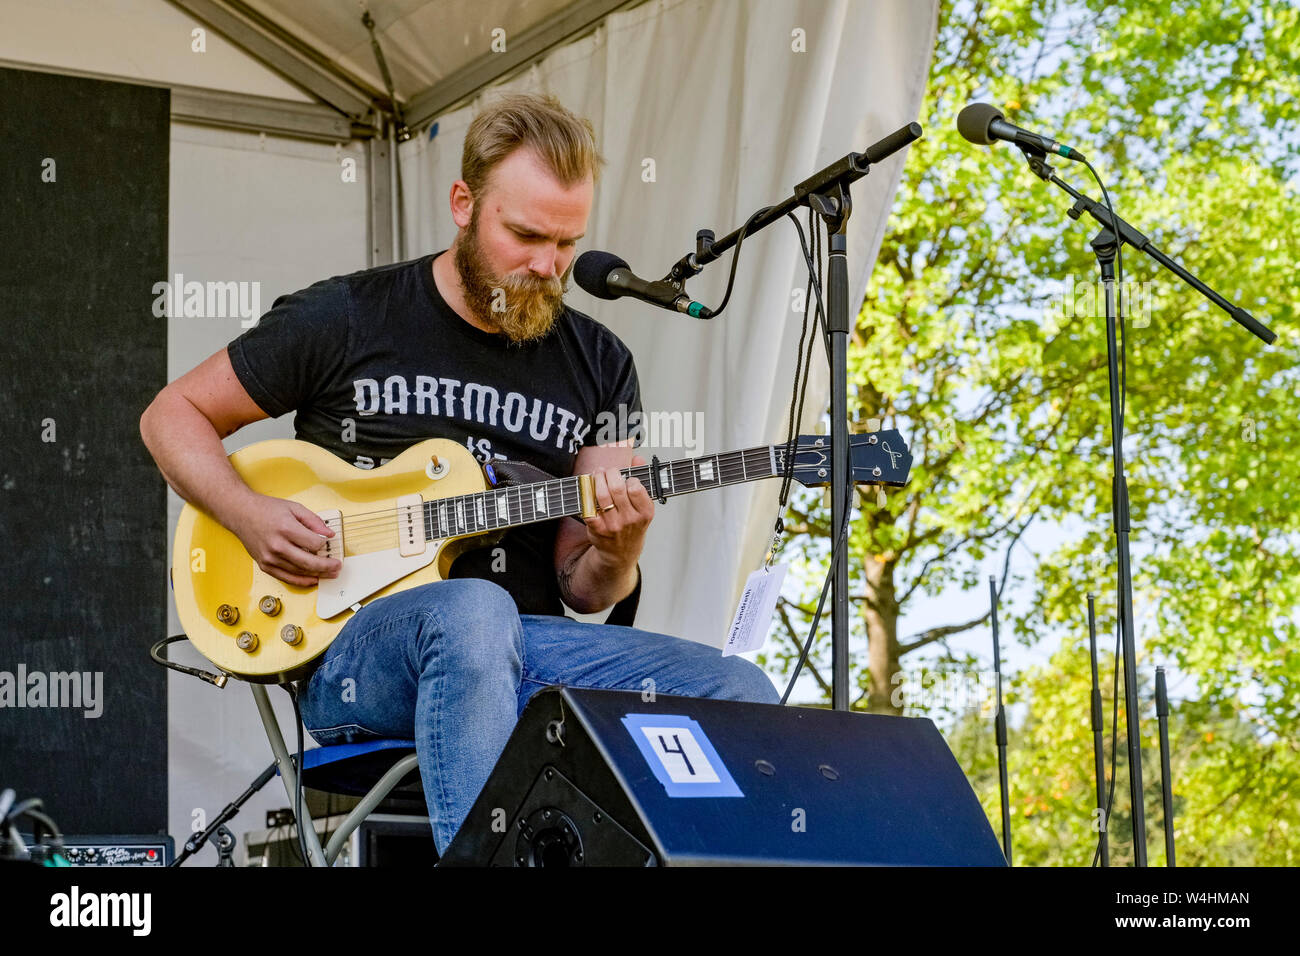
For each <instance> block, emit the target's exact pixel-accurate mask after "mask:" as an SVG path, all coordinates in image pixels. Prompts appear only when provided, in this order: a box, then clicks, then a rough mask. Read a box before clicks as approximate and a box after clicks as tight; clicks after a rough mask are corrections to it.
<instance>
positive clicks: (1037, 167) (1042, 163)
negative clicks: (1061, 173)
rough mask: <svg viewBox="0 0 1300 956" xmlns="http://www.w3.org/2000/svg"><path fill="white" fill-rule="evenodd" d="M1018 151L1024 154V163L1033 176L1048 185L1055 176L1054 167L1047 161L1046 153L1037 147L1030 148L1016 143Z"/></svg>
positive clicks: (1024, 144)
mask: <svg viewBox="0 0 1300 956" xmlns="http://www.w3.org/2000/svg"><path fill="white" fill-rule="evenodd" d="M1016 145H1017V146H1018V147H1020V151H1021V152H1022V153H1024V154H1025V162H1027V163H1028V164H1029V168H1030V169H1031V170H1033V172H1034V175H1035V176H1037V177H1038V178H1039V179H1041V180H1042V181H1043V182H1045V183H1050V182H1051V181H1052V177H1053V176H1055V175H1056V167H1055V166H1053V165H1052V164H1051V163H1049V162H1048V161H1047V151H1046V150H1043V149H1040V148H1039V147H1037V146H1030V145H1029V144H1028V143H1021V142H1017V143H1016Z"/></svg>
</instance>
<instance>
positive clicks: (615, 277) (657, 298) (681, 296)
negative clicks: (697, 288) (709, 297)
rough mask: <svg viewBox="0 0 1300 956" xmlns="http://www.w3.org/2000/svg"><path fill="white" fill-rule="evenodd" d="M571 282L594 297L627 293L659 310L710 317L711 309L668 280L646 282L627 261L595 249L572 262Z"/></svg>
mask: <svg viewBox="0 0 1300 956" xmlns="http://www.w3.org/2000/svg"><path fill="white" fill-rule="evenodd" d="M573 281H574V282H576V283H578V285H579V286H580V287H581V288H583V289H585V290H586V291H588V292H590V293H591V294H592V295H594V296H595V297H596V298H598V299H617V298H619V297H621V296H625V295H630V296H631V297H632V298H634V299H640V300H641V301H642V302H649V303H650V304H651V305H657V306H659V307H660V308H663V309H672V310H673V311H676V312H682V313H684V314H686V315H690V316H694V317H695V318H697V319H711V318H713V310H712V309H710V308H708V307H706V306H704V305H703V304H701V303H699V302H696V301H694V300H692V299H691V297H690V296H688V295H686V293H684V292H682V290H681V289H679V288H677V287H676V286H674V285H673V284H672V283H670V282H666V281H664V280H663V279H660V280H659V281H658V282H647V281H646V280H645V279H642V278H640V277H638V276H637V275H635V274H634V273H633V272H632V270H631V268H629V267H628V264H627V263H626V262H624V261H623V260H622V259H620V258H619V257H618V256H616V255H614V254H613V253H612V252H599V251H597V250H595V249H593V250H591V251H590V252H584V253H583V254H582V255H580V256H578V261H577V262H575V263H574V264H573Z"/></svg>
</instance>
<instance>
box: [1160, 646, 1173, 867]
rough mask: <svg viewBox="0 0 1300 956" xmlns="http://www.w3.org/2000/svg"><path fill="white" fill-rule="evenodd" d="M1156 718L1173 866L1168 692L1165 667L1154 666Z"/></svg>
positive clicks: (1167, 857) (1167, 840) (1167, 852)
mask: <svg viewBox="0 0 1300 956" xmlns="http://www.w3.org/2000/svg"><path fill="white" fill-rule="evenodd" d="M1156 720H1157V721H1158V722H1159V724H1160V798H1161V799H1162V800H1163V801H1164V803H1163V807H1164V811H1165V866H1174V865H1175V864H1174V791H1173V774H1172V773H1171V772H1170V770H1169V692H1168V690H1167V689H1166V688H1165V669H1164V668H1163V667H1157V668H1156Z"/></svg>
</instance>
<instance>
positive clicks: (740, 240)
mask: <svg viewBox="0 0 1300 956" xmlns="http://www.w3.org/2000/svg"><path fill="white" fill-rule="evenodd" d="M771 208H772V207H771V206H764V207H763V208H762V209H760V210H759V211H758V212H756V213H754V215H752V216H750V217H749V218H748V219H746V220H745V224H744V225H743V226H741V227H740V233H739V234H738V235H737V236H736V246H735V248H734V249H732V250H731V271H730V272H729V273H728V274H727V291H726V292H724V293H723V295H722V302H721V303H720V304H719V305H718V307H717V308H716V309H714V310H713V318H715V319H716V318H717V317H718V316H720V315H721V314H722V310H723V309H725V308H726V307H727V303H728V302H730V301H731V290H732V287H733V286H735V284H736V266H737V265H739V264H740V247H741V246H742V245H743V244H744V242H745V236H746V235H748V233H749V228H750V226H752V225H754V221H755V220H757V219H758V217H759V216H762V215H763V214H764V213H766V212H768V211H769V210H770V209H771Z"/></svg>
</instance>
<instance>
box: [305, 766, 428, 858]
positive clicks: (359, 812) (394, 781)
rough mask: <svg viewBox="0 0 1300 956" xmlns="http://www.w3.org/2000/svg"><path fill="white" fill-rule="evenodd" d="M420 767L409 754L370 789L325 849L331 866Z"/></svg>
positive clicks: (335, 832)
mask: <svg viewBox="0 0 1300 956" xmlns="http://www.w3.org/2000/svg"><path fill="white" fill-rule="evenodd" d="M418 766H419V757H417V756H416V755H415V754H407V755H406V756H405V757H403V758H402V759H401V760H399V761H397V763H395V764H393V766H392V767H390V768H389V770H388V772H387V773H386V774H384V775H383V776H382V777H380V778H379V782H378V783H376V784H375V785H374V786H373V787H371V788H370V792H369V793H367V794H366V795H365V797H363V798H362V800H361V802H360V803H358V804H357V805H356V806H355V807H353V808H352V812H351V813H349V814H348V815H347V817H346V818H345V819H344V821H343V822H342V823H340V824H339V827H338V829H337V830H335V831H334V835H333V836H332V837H330V842H329V845H328V846H326V847H325V858H326V859H327V860H329V861H330V866H333V865H334V861H335V860H336V859H338V855H339V851H341V850H342V849H343V844H344V843H346V842H347V840H348V837H350V836H352V831H353V830H355V829H356V828H357V827H359V826H361V824H362V823H363V822H365V819H366V817H368V816H370V814H371V812H372V811H373V810H374V809H375V807H377V806H379V804H380V803H382V802H383V801H384V799H385V798H386V797H387V796H388V794H389V793H390V792H391V791H392V789H393V788H394V787H396V786H397V785H398V784H399V783H401V782H402V778H403V777H405V776H406V775H407V774H408V773H410V772H411V771H412V770H414V769H415V768H416V767H418Z"/></svg>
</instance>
